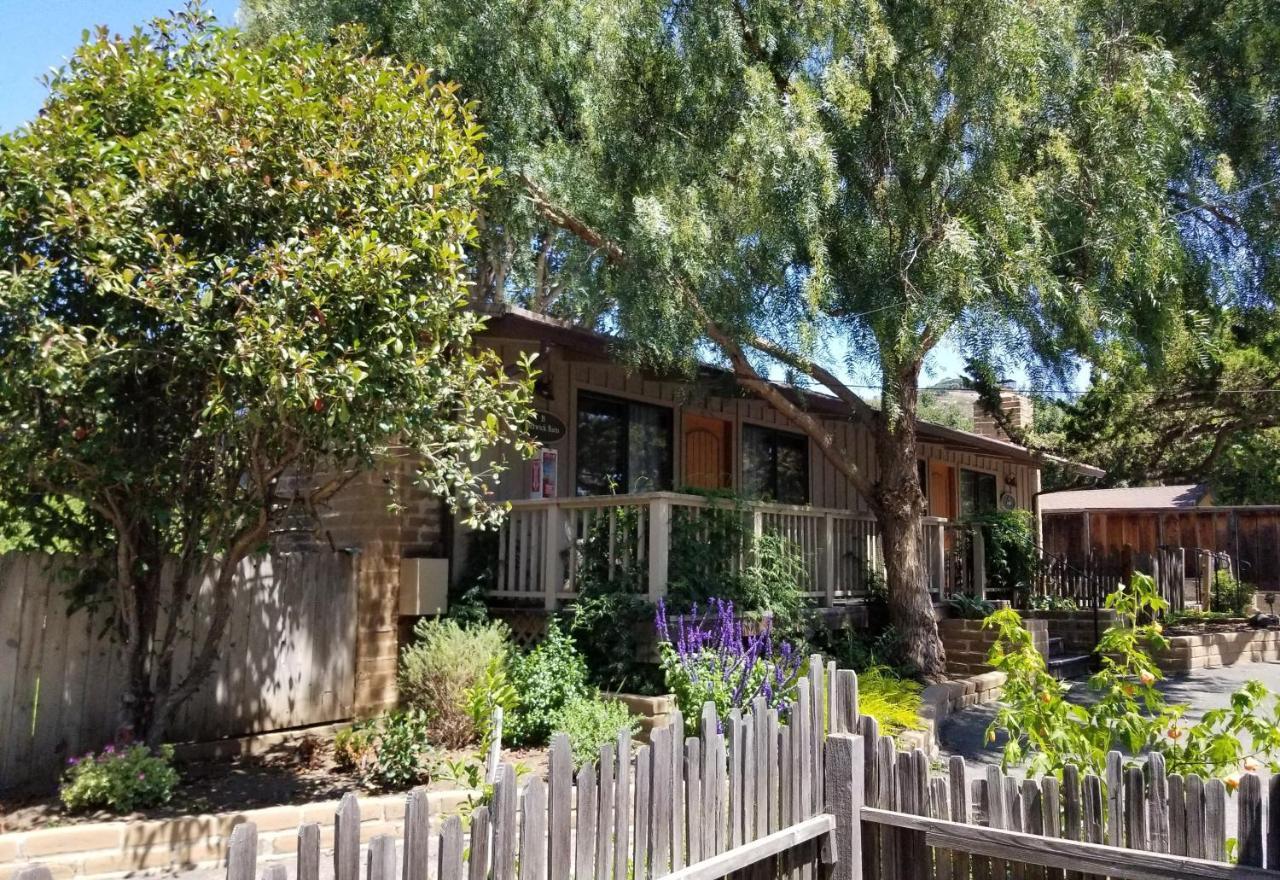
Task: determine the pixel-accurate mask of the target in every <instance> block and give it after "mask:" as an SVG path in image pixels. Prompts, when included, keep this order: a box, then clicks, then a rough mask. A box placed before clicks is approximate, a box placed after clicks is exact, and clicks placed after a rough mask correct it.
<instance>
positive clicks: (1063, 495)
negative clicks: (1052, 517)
mask: <svg viewBox="0 0 1280 880" xmlns="http://www.w3.org/2000/svg"><path fill="white" fill-rule="evenodd" d="M1208 503H1209V487H1208V486H1207V485H1205V484H1204V483H1200V484H1197V485H1193V486H1138V487H1134V488H1131V489H1080V490H1073V491H1070V492H1048V493H1046V494H1044V495H1041V496H1040V512H1041V513H1055V512H1061V511H1068V510H1071V511H1074V510H1181V509H1186V508H1191V507H1200V506H1201V505H1204V504H1208Z"/></svg>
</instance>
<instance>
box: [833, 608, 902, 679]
mask: <svg viewBox="0 0 1280 880" xmlns="http://www.w3.org/2000/svg"><path fill="white" fill-rule="evenodd" d="M811 642H812V647H813V649H814V650H815V651H818V652H819V653H821V654H823V655H825V656H827V657H829V658H831V659H832V660H835V661H836V665H837V666H839V667H840V668H841V669H853V670H855V671H857V672H858V673H862V672H864V671H869V670H872V669H874V668H877V667H879V668H882V669H886V670H889V671H891V672H893V674H895V675H897V676H898V677H900V678H909V677H911V676H913V675H915V674H916V668H915V667H914V666H913V665H912V664H911V663H910V662H909V661H908V660H907V658H906V651H905V643H904V642H903V639H902V633H900V632H898V629H897V627H895V626H894V625H893V624H888V623H886V624H883V625H882V626H879V627H872V626H867V627H863V626H854V625H853V624H852V623H851V622H850V621H849V620H848V619H845V620H844V621H842V622H841V624H840V626H839V627H836V628H831V627H825V626H824V627H819V628H818V630H817V632H815V633H814V636H813V638H812V639H811Z"/></svg>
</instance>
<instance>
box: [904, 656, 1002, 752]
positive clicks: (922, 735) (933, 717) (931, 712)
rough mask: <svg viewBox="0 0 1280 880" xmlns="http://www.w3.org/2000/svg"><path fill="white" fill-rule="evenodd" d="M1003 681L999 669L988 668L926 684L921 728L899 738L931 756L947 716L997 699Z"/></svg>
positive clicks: (922, 694)
mask: <svg viewBox="0 0 1280 880" xmlns="http://www.w3.org/2000/svg"><path fill="white" fill-rule="evenodd" d="M1004 680H1005V674H1004V673H1003V672H996V671H995V670H992V671H990V672H983V673H980V674H978V675H970V676H966V677H965V678H956V679H952V680H951V681H943V682H939V683H938V684H931V685H929V686H928V687H927V688H925V689H924V691H922V692H921V694H920V702H921V706H920V718H921V719H922V720H923V721H924V725H925V729H924V730H908V731H907V732H906V733H904V734H903V735H902V736H901V737H899V738H900V739H902V740H904V743H903V744H904V746H906V747H907V748H920V749H922V750H923V751H924V753H925V754H926V755H929V756H930V757H933V756H934V755H936V754H937V752H938V745H939V743H938V734H939V733H940V732H941V730H942V723H943V722H944V721H946V720H947V717H948V716H949V715H951V714H952V713H953V712H959V711H960V710H961V709H967V708H969V707H970V706H978V705H981V704H983V703H994V702H995V701H996V700H998V699H1000V688H1001V687H1003V686H1004Z"/></svg>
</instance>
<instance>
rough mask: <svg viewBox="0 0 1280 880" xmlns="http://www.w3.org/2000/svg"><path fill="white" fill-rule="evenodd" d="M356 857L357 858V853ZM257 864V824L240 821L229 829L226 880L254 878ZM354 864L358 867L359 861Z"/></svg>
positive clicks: (250, 879)
mask: <svg viewBox="0 0 1280 880" xmlns="http://www.w3.org/2000/svg"><path fill="white" fill-rule="evenodd" d="M335 855H336V853H335ZM356 857H357V858H359V854H358V853H357V855H356ZM257 864H258V826H257V825H254V824H253V823H252V822H242V823H241V824H239V825H237V826H236V827H235V828H232V829H231V842H230V844H229V845H228V850H227V880H254V877H255V876H256V874H257V871H256V867H257ZM356 864H357V867H358V866H359V862H357V863H356ZM357 880H358V878H357Z"/></svg>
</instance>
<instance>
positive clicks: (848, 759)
mask: <svg viewBox="0 0 1280 880" xmlns="http://www.w3.org/2000/svg"><path fill="white" fill-rule="evenodd" d="M823 751H824V756H825V765H826V766H825V767H824V772H823V781H822V790H823V793H824V809H825V810H826V812H828V813H830V814H831V815H833V816H834V817H835V820H836V828H835V831H834V832H832V834H830V835H829V836H828V837H827V839H826V840H825V841H824V843H823V847H822V861H823V862H824V863H826V864H828V865H833V866H834V867H833V869H832V872H831V880H862V821H861V816H862V806H863V804H864V802H865V791H864V790H863V781H864V779H865V775H864V766H863V760H864V758H865V755H866V752H865V747H864V746H863V742H862V737H861V736H856V735H852V734H847V733H834V734H832V735H831V736H829V737H827V741H826V748H825V749H824V750H823Z"/></svg>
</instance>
